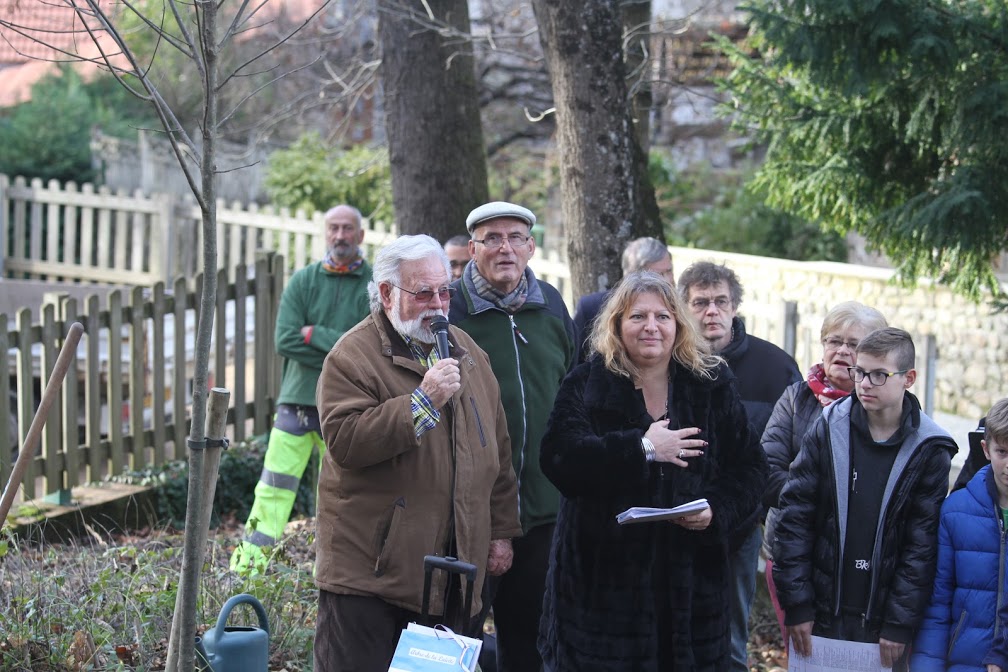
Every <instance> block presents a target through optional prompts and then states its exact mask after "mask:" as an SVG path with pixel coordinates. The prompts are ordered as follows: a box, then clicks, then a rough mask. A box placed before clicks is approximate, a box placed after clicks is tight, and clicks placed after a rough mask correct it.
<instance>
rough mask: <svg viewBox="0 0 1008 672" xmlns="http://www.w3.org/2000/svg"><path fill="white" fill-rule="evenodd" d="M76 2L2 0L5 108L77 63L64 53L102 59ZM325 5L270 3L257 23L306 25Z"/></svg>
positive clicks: (113, 2)
mask: <svg viewBox="0 0 1008 672" xmlns="http://www.w3.org/2000/svg"><path fill="white" fill-rule="evenodd" d="M99 3H100V5H101V6H102V8H103V9H105V11H106V12H108V13H110V14H114V13H115V12H116V11H128V10H125V8H124V7H123V6H122V4H121V3H120V2H119V1H118V0H99ZM75 4H76V5H78V6H84V3H83V2H81V0H0V22H2V23H7V24H12V26H4V25H0V72H2V77H3V86H2V87H0V107H4V106H8V105H13V104H15V103H19V102H23V101H25V100H28V99H29V98H30V97H31V86H32V84H33V83H35V82H36V81H38V79H40V78H41V77H43V76H44V75H45V74H46V73H48V72H51V71H53V70H54V69H55V63H54V62H59V61H71V60H76V59H73V58H72V57H70V56H68V55H67V54H66V53H62V52H69V53H71V54H79V55H81V56H84V57H86V58H90V57H95V56H97V55H98V51H97V49H96V47H95V45H94V43H93V41H92V39H91V36H90V35H89V34H88V33H87V31H86V30H85V23H84V20H83V19H82V17H81V15H79V14H78V13H77V12H75V11H74V9H73V7H72V6H71V5H75ZM321 4H323V0H270V2H266V3H265V4H264V6H263V7H262V8H261V9H260V10H259V12H258V13H257V14H256V18H255V19H253V21H252V23H254V24H257V25H260V26H261V25H265V24H267V23H268V22H269V21H270V20H271V19H272V18H274V17H276V16H279V15H281V14H282V15H283V16H284V17H285V19H287V20H288V21H294V22H299V21H303V20H304V19H306V18H308V17H309V16H311V14H312V13H313V12H315V11H316V10H317V9H318V8H319V6H320V5H321ZM113 18H114V17H113ZM89 25H96V23H89ZM99 32H100V29H99ZM248 34H249V33H246V34H245V36H246V37H247V36H248ZM101 35H104V34H103V33H101ZM106 40H108V38H107V36H105V39H104V40H101V41H103V42H104V43H105V49H104V51H105V53H108V54H113V53H115V52H116V51H117V49H116V47H115V46H114V45H111V44H110V42H108V41H106ZM77 67H78V69H79V70H80V71H81V73H82V75H84V76H85V77H86V76H89V75H91V74H93V73H94V72H95V67H96V66H94V65H89V64H78V66H77Z"/></svg>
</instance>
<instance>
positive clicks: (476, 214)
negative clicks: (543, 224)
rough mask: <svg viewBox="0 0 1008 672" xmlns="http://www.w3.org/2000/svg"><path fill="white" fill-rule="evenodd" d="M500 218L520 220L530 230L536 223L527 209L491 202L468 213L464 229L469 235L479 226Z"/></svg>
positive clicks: (533, 216)
mask: <svg viewBox="0 0 1008 672" xmlns="http://www.w3.org/2000/svg"><path fill="white" fill-rule="evenodd" d="M501 217H509V218H513V219H520V220H522V221H523V222H525V223H526V224H528V225H529V228H530V229H531V228H532V227H533V226H534V225H535V223H536V216H535V215H533V214H532V211H531V210H529V209H528V208H523V207H522V206H520V205H515V204H514V203H507V202H505V201H493V202H491V203H484V204H483V205H481V206H479V207H478V208H476V209H475V210H473V211H472V212H470V213H469V216H468V217H466V228H467V229H468V230H469V233H472V232H473V229H475V228H476V227H477V226H479V225H480V224H483V223H484V222H489V221H490V220H491V219H500V218H501Z"/></svg>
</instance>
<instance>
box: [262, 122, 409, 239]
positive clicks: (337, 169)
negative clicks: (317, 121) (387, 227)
mask: <svg viewBox="0 0 1008 672" xmlns="http://www.w3.org/2000/svg"><path fill="white" fill-rule="evenodd" d="M265 188H266V193H267V194H269V197H270V200H271V201H272V202H273V203H274V204H276V205H278V206H281V207H286V208H290V209H291V210H299V209H300V210H304V211H305V212H306V213H307V214H308V215H311V214H312V213H314V212H316V211H320V212H325V211H326V210H328V209H329V208H331V207H333V206H335V205H339V204H341V203H348V204H350V205H352V206H354V207H355V208H357V209H358V210H360V211H361V213H363V215H364V216H365V217H368V218H369V219H376V220H379V221H384V222H390V221H392V218H393V211H392V173H391V169H390V168H389V159H388V152H387V151H386V150H385V148H383V147H379V148H373V147H365V146H363V145H358V146H356V147H351V148H349V149H342V148H338V147H330V146H327V145H326V144H325V142H323V140H322V137H321V136H320V135H319V134H318V133H314V132H312V133H306V134H305V135H303V136H301V137H300V138H298V140H297V141H296V142H295V143H294V144H292V145H291V146H290V147H288V148H287V149H281V150H278V151H276V152H273V153H272V154H271V155H270V159H269V169H268V170H267V173H266V180H265Z"/></svg>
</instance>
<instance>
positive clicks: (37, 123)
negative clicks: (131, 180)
mask: <svg viewBox="0 0 1008 672" xmlns="http://www.w3.org/2000/svg"><path fill="white" fill-rule="evenodd" d="M154 123H155V122H154V120H153V116H152V114H151V113H150V112H149V111H148V110H147V109H146V107H145V106H144V104H143V103H142V102H141V101H139V100H138V99H136V98H134V97H133V96H131V95H130V94H129V93H128V92H127V91H126V90H125V89H123V88H122V87H121V86H120V85H119V84H118V83H116V81H115V80H114V79H113V78H112V77H110V76H99V77H97V78H96V79H95V80H93V81H91V82H85V81H84V80H82V79H81V76H80V75H79V74H77V72H76V70H74V69H73V68H70V67H63V68H61V69H60V70H59V72H58V73H56V74H53V75H48V76H46V77H43V78H42V79H41V80H39V81H38V82H37V83H36V84H35V85H34V86H33V87H32V96H31V100H29V101H28V102H25V103H21V104H19V105H15V106H13V107H10V108H7V109H4V110H0V147H3V151H2V152H0V173H4V174H6V175H10V176H15V175H22V176H24V177H26V178H28V179H31V178H35V177H37V178H41V179H42V180H50V179H55V180H59V181H61V182H65V181H67V180H73V181H75V182H77V183H83V182H92V181H94V180H95V179H96V178H97V177H98V176H97V175H96V174H95V171H94V169H93V167H92V165H91V144H90V143H91V128H92V127H93V126H100V127H102V129H103V130H104V131H105V132H106V133H108V134H110V135H124V134H135V133H136V131H135V127H137V126H151V125H153V124H154Z"/></svg>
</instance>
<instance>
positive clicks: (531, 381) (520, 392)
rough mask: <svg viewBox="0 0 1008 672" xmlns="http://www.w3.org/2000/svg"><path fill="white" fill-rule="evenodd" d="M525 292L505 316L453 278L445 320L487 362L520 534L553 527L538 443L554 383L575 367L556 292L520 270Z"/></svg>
mask: <svg viewBox="0 0 1008 672" xmlns="http://www.w3.org/2000/svg"><path fill="white" fill-rule="evenodd" d="M525 272H526V274H527V275H528V278H529V293H528V298H527V299H526V300H525V304H524V305H523V306H522V307H521V308H520V309H519V310H518V312H517V313H515V314H514V315H511V314H509V313H507V312H505V311H503V310H501V309H500V308H498V307H497V306H495V305H494V304H492V303H490V302H489V301H486V300H485V299H482V298H480V297H479V295H478V294H476V289H475V287H474V286H473V285H472V283H471V281H469V280H468V278H467V277H466V276H464V275H463V277H462V279H460V280H456V281H455V282H454V283H453V285H454V286H455V287H456V293H455V296H454V297H453V298H452V302H451V308H450V309H449V311H448V320H449V321H450V322H451V323H452V324H454V325H456V326H458V327H459V328H461V329H462V330H464V331H465V332H466V333H468V334H469V335H470V336H472V339H473V340H474V341H476V344H477V345H479V346H480V348H482V349H483V350H484V351H485V352H486V353H487V355H489V357H490V366H491V368H492V369H493V372H494V376H495V377H496V378H497V383H498V384H499V385H500V391H501V403H502V404H503V405H504V414H505V415H506V416H507V425H508V433H509V434H510V435H511V464H512V465H513V466H514V471H515V475H516V476H517V478H518V513H519V515H520V517H521V524H522V529H523V530H524V531H525V533H526V534H527V533H528V531H529V530H531V529H532V528H534V527H537V526H539V525H544V524H547V523H553V522H555V521H556V515H557V510H558V508H559V505H560V494H559V493H558V492H557V489H556V488H555V487H554V486H553V484H552V483H550V482H549V480H548V479H547V478H546V477H545V476H544V475H543V473H542V469H541V468H540V466H539V444H540V442H541V441H542V437H543V434H545V433H546V422H547V421H548V420H549V417H550V411H552V410H553V400H554V398H555V397H556V393H557V390H558V389H560V383H561V382H562V381H563V379H564V376H566V375H567V371H568V369H569V368H570V366H571V363H572V362H573V361H574V323H573V322H572V321H571V318H570V314H569V313H568V312H567V306H566V305H564V302H563V298H562V297H561V296H560V292H558V291H557V290H556V288H555V287H553V286H552V285H550V284H547V283H545V282H540V281H538V280H536V279H535V276H534V275H533V274H532V271H531V269H526V271H525Z"/></svg>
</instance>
